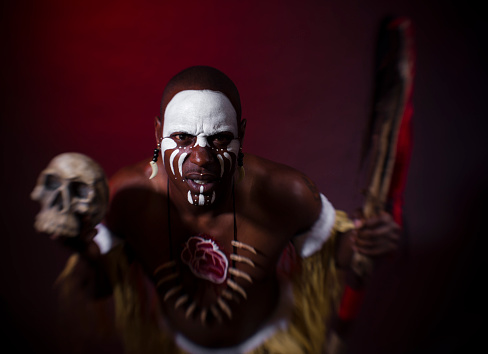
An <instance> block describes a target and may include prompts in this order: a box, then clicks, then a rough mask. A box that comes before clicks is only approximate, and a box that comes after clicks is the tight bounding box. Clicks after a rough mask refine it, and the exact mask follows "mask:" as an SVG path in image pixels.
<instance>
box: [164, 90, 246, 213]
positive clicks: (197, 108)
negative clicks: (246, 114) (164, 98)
mask: <svg viewBox="0 0 488 354" xmlns="http://www.w3.org/2000/svg"><path fill="white" fill-rule="evenodd" d="M239 147H240V142H239V140H238V127H237V119H236V111H235V109H234V107H233V106H232V104H231V103H230V101H229V99H228V98H227V97H226V96H225V95H224V94H222V93H220V92H216V91H210V90H187V91H181V92H179V93H177V94H176V95H175V96H174V97H173V98H172V99H171V101H170V102H169V103H168V105H167V106H166V110H165V113H164V125H163V140H162V142H161V151H162V156H163V163H164V166H165V169H166V172H167V174H168V176H169V177H170V178H171V180H172V181H173V182H174V183H175V184H176V185H177V187H178V188H179V189H180V190H181V191H182V192H184V193H186V194H187V196H186V197H187V199H188V202H189V203H190V204H193V205H199V206H205V205H210V204H212V203H213V202H214V201H215V199H216V198H217V197H218V194H219V192H221V189H222V188H221V187H225V185H226V183H222V182H225V181H230V179H231V178H232V175H233V172H234V170H235V164H236V159H237V153H238V151H239Z"/></svg>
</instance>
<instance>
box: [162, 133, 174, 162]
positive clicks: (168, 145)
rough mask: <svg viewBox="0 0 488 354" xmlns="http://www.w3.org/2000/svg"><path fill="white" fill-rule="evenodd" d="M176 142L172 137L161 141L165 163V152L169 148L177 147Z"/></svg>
mask: <svg viewBox="0 0 488 354" xmlns="http://www.w3.org/2000/svg"><path fill="white" fill-rule="evenodd" d="M176 146H177V145H176V143H175V141H174V140H173V139H171V138H164V139H163V141H161V157H162V160H163V165H164V153H165V152H166V150H168V149H174V148H176Z"/></svg>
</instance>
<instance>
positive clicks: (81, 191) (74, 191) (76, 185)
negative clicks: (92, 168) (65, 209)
mask: <svg viewBox="0 0 488 354" xmlns="http://www.w3.org/2000/svg"><path fill="white" fill-rule="evenodd" d="M69 190H70V195H72V196H73V197H77V198H88V194H89V192H90V187H89V186H88V185H87V184H86V183H83V182H72V183H70V185H69Z"/></svg>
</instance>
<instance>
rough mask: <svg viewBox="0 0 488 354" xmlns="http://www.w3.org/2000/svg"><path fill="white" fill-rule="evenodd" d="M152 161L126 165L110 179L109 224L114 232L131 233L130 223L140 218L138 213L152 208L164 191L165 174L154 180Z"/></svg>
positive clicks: (107, 221) (107, 219) (107, 217)
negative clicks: (151, 168) (126, 231)
mask: <svg viewBox="0 0 488 354" xmlns="http://www.w3.org/2000/svg"><path fill="white" fill-rule="evenodd" d="M148 162H149V160H147V161H146V160H144V161H141V162H139V163H136V164H134V165H130V166H126V167H124V168H122V169H120V170H119V171H118V172H116V173H115V174H114V175H113V176H112V177H111V178H110V180H109V188H110V205H109V211H108V213H107V216H106V220H105V222H106V223H107V225H108V226H109V228H110V229H111V230H112V231H114V232H122V231H121V230H127V229H128V228H129V225H127V222H128V221H129V220H134V219H137V217H138V214H141V213H143V212H144V211H145V210H146V209H147V208H150V207H151V206H152V204H153V202H154V199H156V198H157V195H159V196H160V195H161V193H162V192H163V191H162V190H161V189H162V188H161V186H162V185H164V184H163V183H162V181H161V180H162V179H163V178H164V176H163V175H164V173H159V174H158V176H157V177H156V178H154V179H152V180H150V179H149V176H150V174H151V173H150V172H151V171H150V166H149V163H148Z"/></svg>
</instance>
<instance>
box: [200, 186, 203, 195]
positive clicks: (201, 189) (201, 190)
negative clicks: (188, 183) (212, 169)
mask: <svg viewBox="0 0 488 354" xmlns="http://www.w3.org/2000/svg"><path fill="white" fill-rule="evenodd" d="M201 194H203V186H200V195H201Z"/></svg>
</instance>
